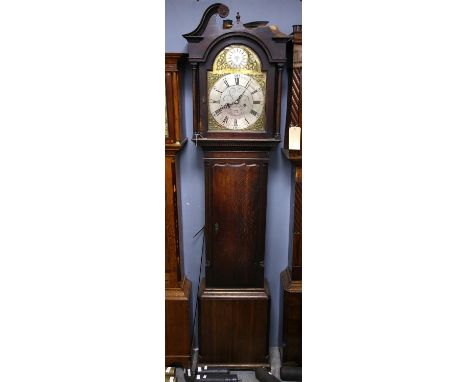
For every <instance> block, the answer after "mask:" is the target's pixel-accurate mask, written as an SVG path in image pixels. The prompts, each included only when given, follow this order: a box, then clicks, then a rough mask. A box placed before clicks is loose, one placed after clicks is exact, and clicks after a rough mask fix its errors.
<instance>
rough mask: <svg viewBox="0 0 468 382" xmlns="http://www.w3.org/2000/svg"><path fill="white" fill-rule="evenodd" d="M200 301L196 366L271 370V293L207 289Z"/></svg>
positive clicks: (250, 290) (264, 286)
mask: <svg viewBox="0 0 468 382" xmlns="http://www.w3.org/2000/svg"><path fill="white" fill-rule="evenodd" d="M198 299H199V309H200V311H199V312H200V314H199V330H200V355H199V364H201V365H210V366H224V367H229V368H233V369H249V368H255V367H270V363H269V347H268V337H269V314H270V292H269V289H268V284H267V282H266V280H264V285H263V286H262V287H261V288H207V287H206V285H205V280H203V281H202V284H201V288H200V293H199V296H198Z"/></svg>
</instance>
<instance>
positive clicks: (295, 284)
mask: <svg viewBox="0 0 468 382" xmlns="http://www.w3.org/2000/svg"><path fill="white" fill-rule="evenodd" d="M288 53H289V54H288V57H289V60H288V67H289V68H288V69H289V76H288V78H289V85H288V105H287V115H286V131H287V130H288V128H289V127H290V126H299V127H301V128H302V26H301V25H294V26H293V34H292V40H291V41H290V42H289V43H288ZM289 143H290V142H289V140H288V135H287V134H286V137H285V145H284V148H283V154H284V156H285V157H286V159H288V160H289V161H290V162H291V164H292V171H293V182H292V190H293V192H294V199H293V203H292V205H291V209H292V214H293V229H292V238H291V239H292V253H291V256H290V258H289V264H288V267H287V268H286V269H285V270H284V271H283V272H281V287H282V296H281V297H282V299H281V311H282V315H283V320H282V321H283V327H282V346H281V350H282V362H283V364H290V365H302V147H300V149H299V150H296V149H294V150H290V146H289Z"/></svg>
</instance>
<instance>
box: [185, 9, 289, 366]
mask: <svg viewBox="0 0 468 382" xmlns="http://www.w3.org/2000/svg"><path fill="white" fill-rule="evenodd" d="M228 14H229V9H228V8H227V7H226V6H225V5H223V4H219V3H217V4H213V5H212V6H210V7H209V8H208V9H207V10H206V11H205V13H204V14H203V16H202V19H201V21H200V23H199V25H198V26H197V28H196V29H195V30H194V31H193V32H190V33H187V34H185V35H184V37H185V38H186V39H187V41H188V51H189V62H190V64H191V68H192V90H193V137H192V141H193V142H194V143H195V144H196V145H198V146H200V147H202V149H203V152H204V167H205V235H206V243H207V245H206V267H205V278H204V279H203V281H202V283H201V287H200V292H199V296H198V299H199V348H200V352H199V362H200V364H204V365H217V366H219V365H223V366H229V367H232V368H236V367H237V368H249V367H256V366H268V365H269V359H268V350H269V346H268V344H269V343H268V336H269V313H270V293H269V289H268V283H267V282H266V280H265V278H264V257H265V226H266V203H267V180H268V162H269V150H270V149H271V148H272V147H275V146H276V145H277V144H278V143H279V142H280V134H279V127H280V110H281V79H282V73H283V67H284V64H285V62H286V42H287V41H288V40H289V37H288V36H286V35H285V34H283V33H281V32H280V31H279V30H278V28H277V27H276V26H274V25H267V24H268V23H258V22H257V23H246V24H243V23H242V22H241V21H240V18H241V17H240V15H239V13H237V16H236V18H235V20H227V19H226V20H222V19H225V18H226V17H227V16H228Z"/></svg>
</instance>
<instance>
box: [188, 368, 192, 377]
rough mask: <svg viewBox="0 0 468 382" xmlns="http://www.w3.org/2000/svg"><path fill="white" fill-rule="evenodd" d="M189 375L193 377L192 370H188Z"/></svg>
mask: <svg viewBox="0 0 468 382" xmlns="http://www.w3.org/2000/svg"><path fill="white" fill-rule="evenodd" d="M187 375H188V376H189V377H190V376H191V375H192V370H190V369H187Z"/></svg>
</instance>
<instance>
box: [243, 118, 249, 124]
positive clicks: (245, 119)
mask: <svg viewBox="0 0 468 382" xmlns="http://www.w3.org/2000/svg"><path fill="white" fill-rule="evenodd" d="M244 121H245V122H247V126H248V125H250V122H249V121H248V120H247V118H244Z"/></svg>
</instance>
